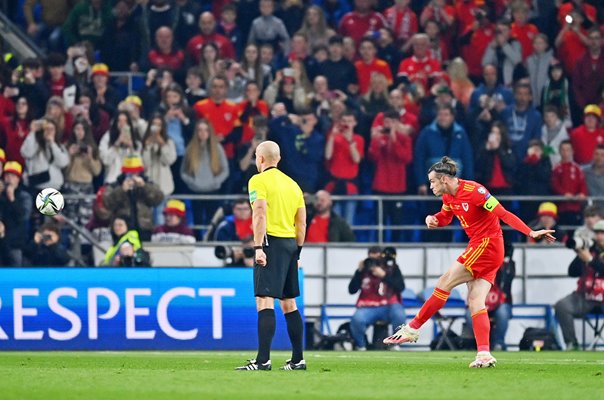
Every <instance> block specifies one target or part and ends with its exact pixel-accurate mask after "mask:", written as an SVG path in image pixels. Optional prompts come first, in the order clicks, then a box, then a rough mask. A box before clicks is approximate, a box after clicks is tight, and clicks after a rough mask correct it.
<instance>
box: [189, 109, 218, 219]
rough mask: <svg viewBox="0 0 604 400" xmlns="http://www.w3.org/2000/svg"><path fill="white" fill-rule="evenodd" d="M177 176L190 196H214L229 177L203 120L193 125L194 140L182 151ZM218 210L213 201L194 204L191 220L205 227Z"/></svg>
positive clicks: (210, 126) (209, 130)
mask: <svg viewBox="0 0 604 400" xmlns="http://www.w3.org/2000/svg"><path fill="white" fill-rule="evenodd" d="M180 176H181V178H182V180H183V182H184V183H185V185H187V187H188V188H189V190H190V191H191V192H192V193H196V194H217V193H218V192H219V190H220V187H221V186H222V184H223V183H224V181H225V180H226V179H227V177H228V176H229V164H228V160H227V157H226V154H225V151H224V149H223V148H222V145H221V144H220V142H219V141H218V137H217V136H216V135H215V134H214V129H213V128H212V125H211V124H210V123H209V122H208V121H206V120H204V119H201V120H198V121H197V122H196V123H195V131H194V132H193V137H192V138H191V141H190V142H189V144H188V145H187V148H186V149H185V156H184V158H183V161H182V167H181V170H180ZM217 208H218V204H216V202H215V201H213V200H204V201H196V202H195V203H194V204H193V218H194V221H195V224H196V225H199V224H207V223H209V222H210V220H211V219H212V216H213V215H214V212H215V211H216V209H217Z"/></svg>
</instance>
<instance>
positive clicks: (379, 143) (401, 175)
mask: <svg viewBox="0 0 604 400" xmlns="http://www.w3.org/2000/svg"><path fill="white" fill-rule="evenodd" d="M410 133H411V129H410V127H409V126H405V125H403V124H402V123H401V122H400V120H399V114H398V112H396V111H387V112H385V113H384V119H383V125H374V126H373V127H372V128H371V143H370V144H369V159H370V160H371V161H373V162H374V164H375V174H374V176H373V186H372V189H373V192H374V193H376V194H382V195H386V196H388V195H390V196H392V195H402V194H403V193H405V191H406V190H407V165H408V164H410V163H411V161H412V159H413V142H412V140H411V135H410ZM402 207H403V203H402V201H400V200H394V201H388V200H387V199H386V200H385V201H384V210H383V211H384V214H383V215H384V221H383V222H384V223H390V224H391V225H401V224H402V222H403V211H402ZM399 233H400V232H399V231H394V232H393V233H392V241H399V238H400V235H399Z"/></svg>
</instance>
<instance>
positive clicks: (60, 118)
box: [44, 96, 73, 144]
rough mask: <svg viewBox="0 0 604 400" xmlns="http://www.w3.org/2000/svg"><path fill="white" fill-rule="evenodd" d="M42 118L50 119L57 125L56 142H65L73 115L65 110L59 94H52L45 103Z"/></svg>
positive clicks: (70, 129)
mask: <svg viewBox="0 0 604 400" xmlns="http://www.w3.org/2000/svg"><path fill="white" fill-rule="evenodd" d="M44 118H46V119H48V120H52V121H53V122H54V123H55V124H56V126H57V134H56V138H57V142H58V143H61V144H65V142H67V140H68V139H69V135H71V131H72V127H73V116H72V115H71V113H69V112H67V111H66V110H65V103H64V102H63V99H62V98H60V97H59V96H52V97H51V98H50V99H48V102H47V103H46V113H45V114H44Z"/></svg>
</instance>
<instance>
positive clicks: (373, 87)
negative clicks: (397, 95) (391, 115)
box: [359, 72, 389, 130]
mask: <svg viewBox="0 0 604 400" xmlns="http://www.w3.org/2000/svg"><path fill="white" fill-rule="evenodd" d="M388 97H389V94H388V78H387V77H386V76H385V75H384V74H381V73H379V72H375V73H373V74H372V75H371V79H370V80H369V87H368V90H367V92H366V93H365V94H364V95H363V96H361V98H360V99H359V107H360V108H361V111H362V113H363V114H362V117H363V118H362V120H361V121H362V122H364V121H373V119H374V118H375V117H376V116H377V114H378V113H379V112H380V111H382V110H386V109H388V105H389V102H388ZM361 129H362V128H361ZM363 130H364V129H363Z"/></svg>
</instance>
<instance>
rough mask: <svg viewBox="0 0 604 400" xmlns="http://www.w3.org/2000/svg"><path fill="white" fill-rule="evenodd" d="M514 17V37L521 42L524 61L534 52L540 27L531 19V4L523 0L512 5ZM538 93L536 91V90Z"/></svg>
mask: <svg viewBox="0 0 604 400" xmlns="http://www.w3.org/2000/svg"><path fill="white" fill-rule="evenodd" d="M511 8H512V17H513V19H514V22H513V23H512V32H511V33H512V37H513V38H514V39H516V40H517V41H518V42H519V43H520V47H521V49H522V61H525V60H526V59H527V58H528V57H529V56H530V55H531V54H533V41H534V39H535V38H536V37H537V35H538V34H539V29H537V27H536V26H535V25H533V24H531V23H529V22H528V20H529V6H528V5H527V3H526V2H525V1H523V0H519V1H515V2H513V3H512V5H511ZM535 93H536V92H535Z"/></svg>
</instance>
